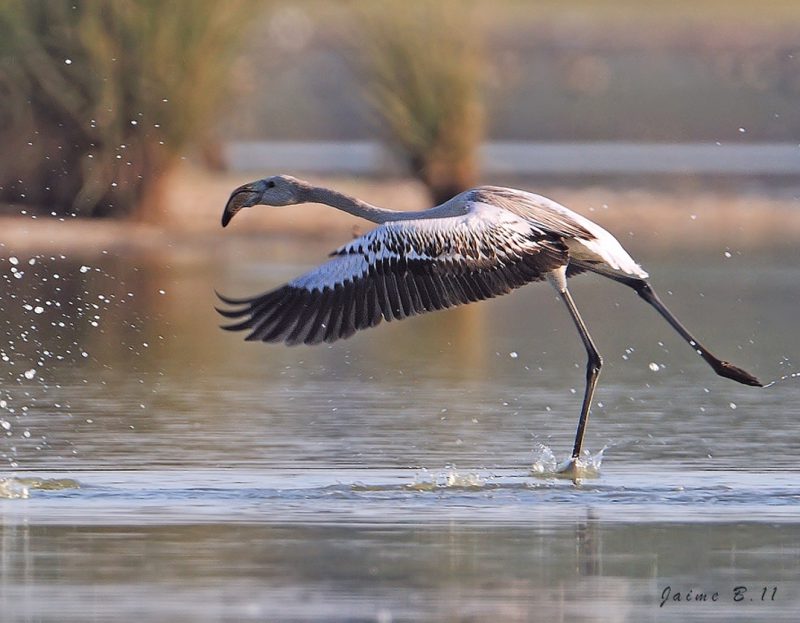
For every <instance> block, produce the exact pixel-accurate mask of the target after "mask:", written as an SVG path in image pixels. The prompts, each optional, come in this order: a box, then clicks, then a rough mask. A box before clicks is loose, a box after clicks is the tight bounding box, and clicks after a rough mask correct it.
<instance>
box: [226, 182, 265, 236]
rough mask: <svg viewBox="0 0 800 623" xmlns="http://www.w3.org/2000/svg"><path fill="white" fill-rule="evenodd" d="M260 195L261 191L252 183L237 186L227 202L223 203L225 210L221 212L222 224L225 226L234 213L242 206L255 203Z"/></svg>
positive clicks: (247, 206)
mask: <svg viewBox="0 0 800 623" xmlns="http://www.w3.org/2000/svg"><path fill="white" fill-rule="evenodd" d="M260 197H261V193H260V192H259V190H258V189H257V188H256V187H255V185H254V184H245V185H244V186H239V188H237V189H236V190H234V191H233V192H232V193H231V196H230V198H229V199H228V203H226V204H225V210H223V212H222V226H223V227H227V225H228V223H230V222H231V219H232V218H233V217H234V215H235V214H236V213H237V212H238V211H239V210H241V209H242V208H249V207H250V206H254V205H256V204H257V203H258V200H259V198H260Z"/></svg>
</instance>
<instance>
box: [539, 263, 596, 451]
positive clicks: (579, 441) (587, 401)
mask: <svg viewBox="0 0 800 623" xmlns="http://www.w3.org/2000/svg"><path fill="white" fill-rule="evenodd" d="M551 281H552V283H553V285H554V286H555V288H556V290H558V293H559V294H560V295H561V298H562V300H563V301H564V304H565V305H566V306H567V309H568V310H569V314H570V316H572V321H573V322H574V323H575V326H576V327H577V329H578V333H580V336H581V340H582V341H583V346H584V347H585V348H586V355H587V361H586V388H585V390H584V392H583V404H582V405H581V416H580V419H579V420H578V430H577V431H576V433H575V445H574V446H573V447H572V458H573V460H575V459H577V458H579V457H580V455H581V448H582V446H583V435H584V433H585V432H586V423H587V422H588V421H589V409H590V408H591V406H592V397H593V396H594V390H595V387H597V379H598V377H599V376H600V368H601V367H602V365H603V358H602V357H601V356H600V353H599V352H598V351H597V347H596V346H595V345H594V342H593V341H592V336H591V335H589V330H588V329H587V328H586V324H585V323H584V322H583V318H581V315H580V313H579V312H578V308H577V307H576V306H575V301H573V300H572V295H571V294H570V293H569V290H568V289H567V284H566V279H559V278H558V277H555V278H552V279H551Z"/></svg>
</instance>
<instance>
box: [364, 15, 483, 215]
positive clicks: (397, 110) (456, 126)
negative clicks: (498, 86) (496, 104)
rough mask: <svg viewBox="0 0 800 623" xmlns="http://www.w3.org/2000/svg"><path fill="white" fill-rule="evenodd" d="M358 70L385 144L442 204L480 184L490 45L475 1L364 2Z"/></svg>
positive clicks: (436, 200)
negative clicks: (486, 63) (479, 156)
mask: <svg viewBox="0 0 800 623" xmlns="http://www.w3.org/2000/svg"><path fill="white" fill-rule="evenodd" d="M355 23H356V25H357V27H356V28H355V30H354V40H355V42H356V46H355V47H356V50H357V57H356V67H357V68H358V69H359V71H360V73H361V77H362V80H363V85H364V93H365V97H366V98H367V101H368V102H369V104H370V105H371V108H372V110H373V111H374V112H375V115H376V118H377V121H378V124H377V125H378V127H379V129H380V131H381V133H382V134H383V137H384V139H385V141H386V142H387V143H388V145H389V146H390V147H391V148H393V151H395V152H396V153H397V154H398V155H399V156H400V158H401V160H402V161H403V162H404V163H405V164H406V165H407V167H408V170H409V172H410V173H411V174H412V175H413V176H415V177H416V178H418V179H419V180H420V181H422V182H423V183H424V184H425V186H427V188H428V189H429V191H430V194H431V196H432V198H433V200H434V201H435V202H436V203H440V202H441V201H444V200H446V199H448V198H449V197H452V196H453V195H454V194H456V193H458V192H460V191H462V190H464V189H465V188H468V187H470V186H473V185H474V184H475V181H476V179H477V173H478V161H477V153H478V146H479V144H480V142H481V139H482V137H483V130H484V109H483V102H482V95H481V82H482V75H483V69H484V61H483V58H484V54H483V52H484V49H483V43H482V40H481V36H480V33H479V30H478V28H477V25H476V22H475V20H474V19H473V14H472V12H471V10H470V3H465V2H457V1H447V0H415V2H410V3H407V2H399V1H398V2H392V1H387V2H379V3H377V2H376V3H365V4H363V5H361V6H360V7H359V10H357V19H356V20H355Z"/></svg>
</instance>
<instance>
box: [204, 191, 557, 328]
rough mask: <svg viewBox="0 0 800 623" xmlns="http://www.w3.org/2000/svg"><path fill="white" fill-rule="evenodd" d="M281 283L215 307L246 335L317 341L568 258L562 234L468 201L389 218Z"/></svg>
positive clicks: (541, 271)
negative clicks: (458, 208) (454, 209)
mask: <svg viewBox="0 0 800 623" xmlns="http://www.w3.org/2000/svg"><path fill="white" fill-rule="evenodd" d="M331 255H332V258H331V259H330V260H329V261H327V262H326V263H324V264H322V265H321V266H319V267H317V268H315V269H314V270H312V271H310V272H308V273H306V274H304V275H301V276H300V277H297V278H296V279H294V280H292V281H290V282H289V283H287V284H286V285H284V286H281V287H279V288H276V289H275V290H271V291H270V292H266V293H264V294H261V295H259V296H255V297H253V298H245V299H238V300H237V299H229V298H226V297H222V296H220V298H221V299H222V301H223V302H225V303H227V304H228V305H231V306H233V309H229V310H219V311H220V313H221V314H222V315H224V316H226V317H228V318H233V319H237V320H239V322H237V323H236V324H232V325H228V326H225V327H223V328H225V329H228V330H231V331H249V332H250V333H249V335H248V336H247V339H248V340H261V341H264V342H286V343H287V344H300V343H305V344H317V343H319V342H322V341H325V342H334V341H336V340H338V339H342V338H347V337H350V336H351V335H353V333H355V332H356V331H359V330H361V329H366V328H368V327H374V326H376V325H377V324H379V323H380V322H381V321H382V320H387V321H391V320H394V319H397V320H400V319H403V318H405V317H407V316H414V315H416V314H422V313H425V312H429V311H434V310H438V309H445V308H448V307H453V306H455V305H460V304H463V303H469V302H472V301H479V300H483V299H487V298H492V297H494V296H498V295H500V294H506V293H508V292H510V291H511V290H512V289H514V288H518V287H520V286H522V285H525V284H526V283H529V282H531V281H538V280H541V279H543V278H544V276H545V274H546V273H547V272H548V271H551V270H553V269H554V268H557V267H559V266H563V265H565V264H566V263H567V262H568V256H567V247H566V246H565V245H564V243H563V242H562V240H561V238H560V237H558V236H555V235H553V234H552V233H551V232H547V231H545V230H544V229H540V228H538V227H537V226H536V225H535V224H532V223H531V222H530V221H528V220H526V219H523V218H521V217H519V216H517V215H515V214H512V213H510V212H508V211H507V210H504V209H502V208H498V207H496V206H491V205H488V204H485V203H472V204H471V205H470V206H469V211H468V212H467V213H466V214H464V215H461V216H454V217H448V218H433V219H416V220H407V221H393V222H388V223H384V224H383V225H381V226H379V227H377V228H375V229H373V230H372V231H370V232H368V233H367V234H365V235H364V236H361V237H360V238H357V239H355V240H353V241H352V242H350V243H349V244H347V245H345V246H343V247H340V248H339V249H337V250H336V251H334V252H333V253H332V254H331Z"/></svg>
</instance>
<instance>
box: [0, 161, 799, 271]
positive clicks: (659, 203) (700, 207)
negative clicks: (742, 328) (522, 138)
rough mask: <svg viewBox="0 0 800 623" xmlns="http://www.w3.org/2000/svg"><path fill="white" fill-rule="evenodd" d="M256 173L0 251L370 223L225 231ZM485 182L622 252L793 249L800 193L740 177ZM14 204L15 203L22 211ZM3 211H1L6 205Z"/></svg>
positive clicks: (362, 192)
mask: <svg viewBox="0 0 800 623" xmlns="http://www.w3.org/2000/svg"><path fill="white" fill-rule="evenodd" d="M257 177H258V174H254V173H250V174H246V173H210V172H208V171H206V170H202V169H199V168H195V167H192V166H188V165H187V166H185V167H183V168H182V169H181V170H179V171H178V172H177V173H176V174H175V175H174V176H173V177H172V179H171V180H170V182H169V184H168V185H167V189H166V201H165V206H166V208H165V210H164V212H163V214H162V217H161V219H160V220H159V222H156V223H146V222H140V221H136V220H112V219H78V218H74V219H63V220H60V219H57V218H53V217H46V216H41V215H38V216H32V215H30V214H25V215H20V216H2V217H0V232H2V235H0V256H7V255H11V254H13V253H21V252H33V251H49V252H63V253H66V252H70V253H80V254H94V253H98V252H101V251H113V250H120V249H126V248H132V249H137V248H142V249H147V248H152V247H162V246H169V247H179V248H182V249H186V250H190V249H192V248H196V249H197V250H199V251H201V252H203V251H207V250H208V249H209V245H237V244H244V242H243V241H247V242H248V243H255V244H258V243H259V242H261V241H269V242H270V243H271V244H275V243H276V241H280V242H282V243H283V242H285V243H286V244H287V245H289V246H291V245H292V244H295V243H296V244H298V245H300V244H306V243H309V242H311V241H318V242H319V243H320V244H328V245H333V246H337V245H338V244H342V243H344V242H346V240H348V239H349V238H350V237H352V236H353V235H356V234H359V233H363V232H364V231H367V230H369V229H370V228H371V227H372V226H373V225H372V224H371V223H368V222H366V221H363V220H361V219H358V218H355V217H352V216H350V215H348V214H344V213H341V212H339V211H337V210H334V209H331V208H328V207H325V206H317V205H303V206H292V207H288V208H279V209H269V208H260V209H259V208H255V209H252V210H250V211H247V212H243V213H241V214H240V215H239V216H238V217H237V218H236V219H235V220H234V221H233V222H232V224H231V226H229V227H228V228H227V229H226V230H224V231H223V230H222V228H221V227H220V215H221V213H222V209H223V206H224V205H225V202H226V200H227V198H228V195H229V194H230V191H231V190H232V189H233V188H235V187H236V186H238V185H240V184H243V183H245V182H247V181H251V180H253V179H255V178H257ZM303 177H304V178H305V179H308V180H309V181H312V182H314V183H317V184H321V185H326V186H330V187H333V188H336V189H338V190H341V191H342V192H345V193H348V194H351V195H354V196H358V197H360V198H363V199H364V200H366V201H369V202H370V203H374V204H376V205H380V206H385V207H390V208H393V209H397V210H419V209H424V208H426V207H429V201H428V199H427V195H426V193H425V190H424V188H423V187H422V186H421V185H420V184H419V183H417V182H414V181H413V180H410V179H406V178H395V177H391V178H377V177H360V178H356V177H352V176H319V175H308V176H305V175H304V176H303ZM482 182H483V183H494V184H502V185H509V186H514V187H517V188H521V189H524V190H529V191H531V192H535V193H538V194H542V195H545V196H548V197H550V198H552V199H554V200H556V201H558V202H559V203H562V204H564V205H566V206H567V207H569V208H570V209H572V210H574V211H575V212H578V213H580V214H583V215H584V216H586V217H587V218H590V219H592V220H594V221H596V222H597V223H598V224H600V225H601V226H603V227H605V228H606V229H608V230H609V231H611V233H613V234H614V235H615V236H616V237H617V238H618V239H619V240H620V241H621V242H622V243H623V245H625V246H626V247H627V248H629V250H631V251H632V252H637V251H640V250H643V249H647V250H650V249H655V250H657V251H660V252H668V251H670V250H671V249H674V250H680V249H694V248H702V247H709V246H712V247H713V246H717V247H724V248H730V249H738V248H758V247H764V246H769V247H792V246H797V241H798V240H800V199H798V198H797V195H796V193H795V192H794V191H793V189H791V188H789V189H787V187H786V186H785V185H781V184H779V183H775V184H774V185H770V184H769V182H765V181H763V180H761V181H757V182H755V181H754V182H750V183H747V182H744V181H742V180H739V179H733V180H730V181H725V180H719V179H716V180H711V179H710V180H707V181H704V180H702V179H699V178H698V179H693V180H691V181H690V182H687V181H686V180H681V181H680V182H678V181H677V180H673V179H671V178H669V179H662V180H661V181H660V182H658V183H655V184H648V185H643V186H638V187H633V186H632V185H628V184H625V183H614V182H613V181H608V180H605V181H600V182H596V183H595V182H593V181H592V180H589V181H588V182H587V181H586V180H583V182H582V183H578V182H577V181H576V180H575V179H571V180H564V179H560V180H552V179H550V180H535V179H532V178H520V177H515V178H514V177H508V176H506V177H503V176H492V177H491V179H483V180H482ZM21 209H22V208H21ZM6 213H8V208H7V209H6Z"/></svg>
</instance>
